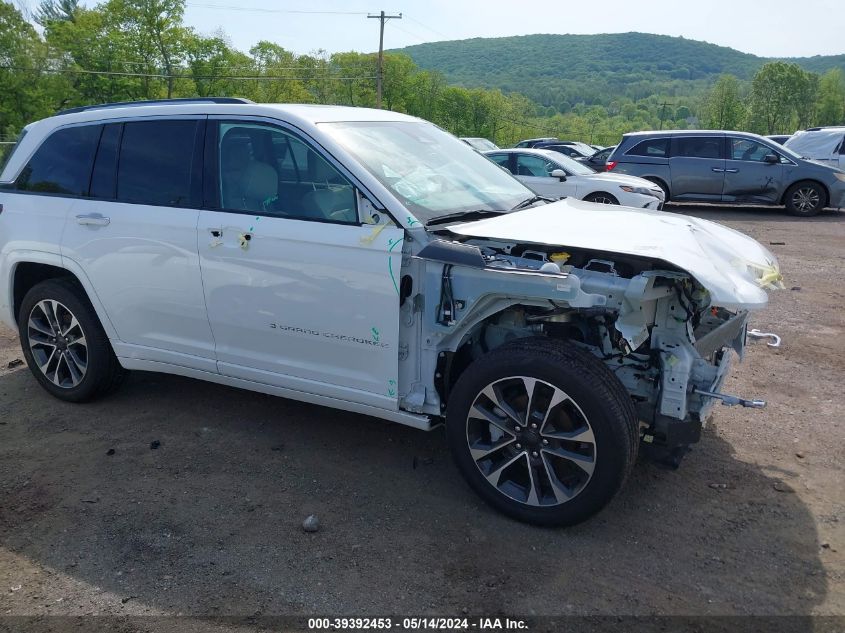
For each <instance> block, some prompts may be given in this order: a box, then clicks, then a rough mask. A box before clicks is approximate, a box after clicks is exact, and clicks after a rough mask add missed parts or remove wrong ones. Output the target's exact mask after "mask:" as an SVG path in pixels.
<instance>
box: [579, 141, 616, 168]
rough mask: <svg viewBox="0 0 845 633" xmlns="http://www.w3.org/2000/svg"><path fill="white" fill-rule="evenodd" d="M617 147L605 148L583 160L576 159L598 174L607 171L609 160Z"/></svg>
mask: <svg viewBox="0 0 845 633" xmlns="http://www.w3.org/2000/svg"><path fill="white" fill-rule="evenodd" d="M614 149H616V146H615V145H613V146H612V147H605V148H604V149H600V150H598V151H597V152H595V153H594V154H593V155H592V156H585V157H583V158H575V160H577V161H578V162H579V163H584V164H585V165H587V166H588V167H589V168H590V169H592V170H594V171H598V172H602V171H607V159H608V158H609V157H610V155H611V154H612V153H613V150H614Z"/></svg>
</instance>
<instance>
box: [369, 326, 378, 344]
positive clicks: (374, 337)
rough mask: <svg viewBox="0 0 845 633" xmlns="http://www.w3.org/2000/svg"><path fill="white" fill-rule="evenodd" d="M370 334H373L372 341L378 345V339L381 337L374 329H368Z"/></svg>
mask: <svg viewBox="0 0 845 633" xmlns="http://www.w3.org/2000/svg"><path fill="white" fill-rule="evenodd" d="M370 332H372V333H373V340H374V341H375V342H376V343H378V340H379V337H380V336H381V335H380V334H379V331H378V330H377V329H376V328H370Z"/></svg>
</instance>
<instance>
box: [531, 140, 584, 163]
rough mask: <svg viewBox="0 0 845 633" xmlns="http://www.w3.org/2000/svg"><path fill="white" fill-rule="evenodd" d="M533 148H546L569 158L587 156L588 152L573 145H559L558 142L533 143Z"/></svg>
mask: <svg viewBox="0 0 845 633" xmlns="http://www.w3.org/2000/svg"><path fill="white" fill-rule="evenodd" d="M533 149H546V150H549V151H551V152H558V153H559V154H563V155H564V156H569V158H573V159H576V160H577V159H579V158H587V156H589V154H585V153H584V150H582V149H579V148H577V147H576V146H574V145H560V144H558V143H542V144H540V145H535V146H534V148H533Z"/></svg>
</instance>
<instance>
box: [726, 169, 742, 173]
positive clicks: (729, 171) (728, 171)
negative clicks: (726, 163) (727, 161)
mask: <svg viewBox="0 0 845 633" xmlns="http://www.w3.org/2000/svg"><path fill="white" fill-rule="evenodd" d="M725 171H726V172H727V173H729V174H737V173H739V170H738V169H726V170H725Z"/></svg>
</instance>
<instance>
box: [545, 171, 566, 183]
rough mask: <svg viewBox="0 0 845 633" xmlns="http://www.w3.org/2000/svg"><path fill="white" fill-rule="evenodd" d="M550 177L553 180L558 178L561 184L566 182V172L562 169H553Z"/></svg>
mask: <svg viewBox="0 0 845 633" xmlns="http://www.w3.org/2000/svg"><path fill="white" fill-rule="evenodd" d="M549 176H551V177H552V178H557V179H559V180H560V181H561V182H564V181H565V180H566V172H565V171H563V170H562V169H553V170H552V173H550V174H549Z"/></svg>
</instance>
